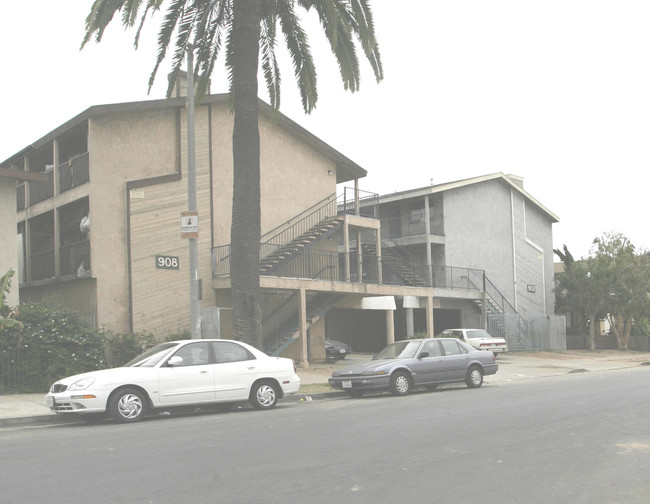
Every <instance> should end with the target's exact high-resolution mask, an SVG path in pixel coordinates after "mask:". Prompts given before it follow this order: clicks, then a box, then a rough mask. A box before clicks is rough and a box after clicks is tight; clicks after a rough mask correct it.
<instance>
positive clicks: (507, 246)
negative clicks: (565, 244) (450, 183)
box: [444, 180, 554, 314]
mask: <svg viewBox="0 0 650 504" xmlns="http://www.w3.org/2000/svg"><path fill="white" fill-rule="evenodd" d="M444 195H445V202H444V205H445V252H446V264H447V266H462V267H469V268H478V269H483V270H485V273H486V275H487V277H488V278H489V279H490V280H491V281H492V282H493V283H494V284H495V285H496V286H497V288H498V289H499V290H500V292H501V294H503V295H504V296H505V297H506V299H507V300H508V301H509V302H510V303H511V304H512V305H513V306H514V307H515V308H517V310H518V311H520V312H521V313H550V314H552V313H553V311H554V302H553V234H552V219H551V217H550V216H549V215H548V214H547V213H546V212H544V211H542V210H541V209H540V208H539V207H538V206H536V205H534V204H532V203H531V202H530V201H528V200H526V199H525V198H524V197H523V195H522V194H521V193H520V192H519V191H517V190H515V189H513V188H512V187H511V186H509V185H508V184H506V183H504V182H503V181H502V180H491V181H487V182H482V183H479V184H473V185H469V186H464V187H461V188H458V189H453V190H450V191H446V192H445V193H444Z"/></svg>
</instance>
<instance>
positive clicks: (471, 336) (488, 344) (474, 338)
mask: <svg viewBox="0 0 650 504" xmlns="http://www.w3.org/2000/svg"><path fill="white" fill-rule="evenodd" d="M440 337H442V338H458V339H459V340H461V341H464V342H465V343H468V344H469V345H472V346H473V347H474V348H476V349H477V350H489V351H490V352H493V353H494V355H495V356H496V355H497V354H500V353H503V352H507V351H508V344H507V343H506V340H505V338H497V337H494V336H491V335H490V333H488V332H487V331H484V330H483V329H446V330H444V331H442V333H441V334H440Z"/></svg>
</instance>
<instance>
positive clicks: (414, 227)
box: [381, 217, 444, 238]
mask: <svg viewBox="0 0 650 504" xmlns="http://www.w3.org/2000/svg"><path fill="white" fill-rule="evenodd" d="M381 234H382V236H384V237H387V238H407V237H410V236H421V235H426V234H427V225H426V223H425V222H411V221H410V220H408V219H402V218H401V217H390V218H384V219H381ZM429 234H432V235H437V236H444V230H443V227H442V223H441V222H440V221H439V220H437V219H431V222H430V223H429Z"/></svg>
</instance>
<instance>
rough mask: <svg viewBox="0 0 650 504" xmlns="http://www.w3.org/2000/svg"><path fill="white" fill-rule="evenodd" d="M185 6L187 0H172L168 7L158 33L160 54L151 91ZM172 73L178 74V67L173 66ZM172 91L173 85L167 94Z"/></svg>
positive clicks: (152, 74) (150, 85) (150, 83)
mask: <svg viewBox="0 0 650 504" xmlns="http://www.w3.org/2000/svg"><path fill="white" fill-rule="evenodd" d="M184 7H185V0H172V3H171V4H170V6H169V8H168V9H167V14H166V15H165V19H164V20H163V23H162V25H161V27H160V32H159V33H158V54H157V56H156V63H155V65H154V68H153V70H152V72H151V75H150V76H149V91H151V87H152V86H153V82H154V80H155V78H156V73H157V72H158V68H159V67H160V64H161V63H162V61H163V60H164V59H165V56H166V55H167V48H168V47H169V42H170V41H171V37H172V34H173V33H174V29H175V28H176V24H177V23H178V20H179V19H180V18H181V16H182V15H183V12H184ZM172 74H173V75H174V77H175V76H176V74H178V68H175V69H174V68H172ZM170 93H171V87H169V88H168V90H167V95H168V96H169V94H170Z"/></svg>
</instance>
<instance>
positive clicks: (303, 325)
mask: <svg viewBox="0 0 650 504" xmlns="http://www.w3.org/2000/svg"><path fill="white" fill-rule="evenodd" d="M307 350H308V348H307V291H306V290H305V289H300V362H299V363H298V364H299V365H300V367H303V368H308V367H309V354H308V353H307Z"/></svg>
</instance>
